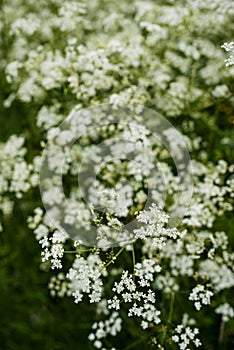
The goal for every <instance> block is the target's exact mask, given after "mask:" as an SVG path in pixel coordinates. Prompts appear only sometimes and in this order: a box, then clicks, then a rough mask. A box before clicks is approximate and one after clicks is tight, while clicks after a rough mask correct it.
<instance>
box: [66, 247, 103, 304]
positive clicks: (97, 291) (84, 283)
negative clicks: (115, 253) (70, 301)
mask: <svg viewBox="0 0 234 350" xmlns="http://www.w3.org/2000/svg"><path fill="white" fill-rule="evenodd" d="M102 265H103V262H102V260H101V259H100V258H99V256H98V255H97V254H90V255H89V256H88V258H87V259H84V258H83V257H77V258H76V259H75V261H74V263H73V265H72V267H71V268H70V269H69V271H68V274H67V278H68V280H69V281H70V284H69V286H68V289H69V290H70V292H71V294H72V296H73V297H74V300H75V303H79V302H80V301H81V300H82V298H83V294H84V293H86V294H88V296H89V300H90V302H91V303H97V302H98V301H100V300H101V296H102V285H103V282H102V280H101V276H102V275H105V274H106V273H105V270H104V269H102Z"/></svg>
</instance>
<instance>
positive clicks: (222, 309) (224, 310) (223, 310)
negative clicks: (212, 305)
mask: <svg viewBox="0 0 234 350" xmlns="http://www.w3.org/2000/svg"><path fill="white" fill-rule="evenodd" d="M215 312H216V314H220V315H222V320H223V321H224V322H227V321H229V320H230V319H231V318H233V317H234V309H233V307H231V305H230V304H228V303H224V304H222V305H219V306H218V307H217V308H216V309H215Z"/></svg>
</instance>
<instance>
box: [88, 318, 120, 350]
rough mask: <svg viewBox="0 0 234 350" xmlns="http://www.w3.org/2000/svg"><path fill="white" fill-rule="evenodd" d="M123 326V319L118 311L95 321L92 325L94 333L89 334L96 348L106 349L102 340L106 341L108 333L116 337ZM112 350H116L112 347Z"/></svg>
mask: <svg viewBox="0 0 234 350" xmlns="http://www.w3.org/2000/svg"><path fill="white" fill-rule="evenodd" d="M121 328H122V319H121V318H120V317H119V314H118V312H116V311H114V312H112V313H111V315H110V317H109V319H107V320H105V321H104V322H103V321H100V322H95V323H94V324H93V326H92V333H90V335H89V340H91V341H93V345H94V347H95V348H96V349H102V350H106V348H105V346H103V344H102V342H103V341H104V342H105V338H106V337H107V335H111V336H112V337H115V336H116V335H117V334H118V333H119V332H120V331H121ZM110 350H116V348H114V347H112V348H111V349H110Z"/></svg>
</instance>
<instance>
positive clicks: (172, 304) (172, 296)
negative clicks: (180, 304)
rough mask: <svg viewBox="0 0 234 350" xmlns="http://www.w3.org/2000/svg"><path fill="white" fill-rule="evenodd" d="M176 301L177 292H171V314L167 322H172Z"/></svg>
mask: <svg viewBox="0 0 234 350" xmlns="http://www.w3.org/2000/svg"><path fill="white" fill-rule="evenodd" d="M174 301H175V293H174V292H172V294H171V302H170V311H169V315H168V319H167V323H170V322H171V319H172V313H173V307H174Z"/></svg>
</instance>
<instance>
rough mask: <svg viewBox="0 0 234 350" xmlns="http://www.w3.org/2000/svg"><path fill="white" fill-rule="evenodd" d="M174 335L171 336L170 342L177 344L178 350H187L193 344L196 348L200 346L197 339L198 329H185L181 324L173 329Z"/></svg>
mask: <svg viewBox="0 0 234 350" xmlns="http://www.w3.org/2000/svg"><path fill="white" fill-rule="evenodd" d="M175 332H176V335H173V336H172V340H173V341H174V342H175V343H177V344H178V346H179V348H180V350H188V349H190V348H189V346H190V344H191V343H193V344H194V345H195V346H196V347H199V346H201V345H202V344H201V341H200V339H199V338H197V335H198V334H199V330H198V328H194V329H192V328H191V327H189V326H188V327H185V326H183V325H182V324H180V325H178V326H177V327H176V329H175Z"/></svg>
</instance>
